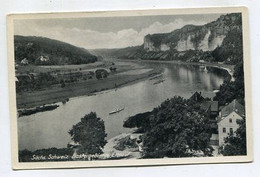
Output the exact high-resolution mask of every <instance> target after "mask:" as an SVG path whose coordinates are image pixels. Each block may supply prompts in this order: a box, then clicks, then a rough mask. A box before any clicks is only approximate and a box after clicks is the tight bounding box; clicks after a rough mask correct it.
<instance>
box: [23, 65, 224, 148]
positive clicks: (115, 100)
mask: <svg viewBox="0 0 260 177" xmlns="http://www.w3.org/2000/svg"><path fill="white" fill-rule="evenodd" d="M151 65H154V64H151ZM155 65H156V64H155ZM157 65H158V64H157ZM159 67H164V68H165V70H164V73H163V76H162V77H163V79H165V81H164V82H162V83H160V84H155V85H154V82H155V80H149V79H147V80H146V81H143V82H139V83H136V84H133V85H129V86H126V87H123V88H120V89H117V90H116V91H115V90H111V91H106V92H103V93H102V94H98V95H96V96H84V97H78V98H73V99H70V101H69V102H68V103H67V104H65V105H62V104H61V105H60V107H59V108H57V109H56V110H53V111H50V112H42V113H37V114H34V115H30V116H25V117H21V118H19V119H18V136H19V137H18V142H19V149H21V150H22V149H29V150H35V149H40V148H49V147H58V148H60V147H66V145H67V143H68V142H70V136H69V134H68V131H69V129H71V127H72V125H74V124H76V123H77V122H79V121H80V118H81V117H83V116H84V115H85V114H88V113H89V112H91V111H94V112H96V113H97V115H98V116H99V117H101V118H102V119H103V120H104V122H105V127H106V132H107V134H108V137H107V138H111V137H114V136H116V135H119V134H120V133H125V132H130V131H131V130H130V129H126V128H124V127H123V122H124V120H125V119H127V118H128V117H129V116H132V115H135V114H137V113H140V112H145V111H150V110H152V109H153V108H154V107H157V106H158V105H159V104H160V103H161V102H162V101H164V100H165V99H167V98H171V97H173V96H175V95H180V96H183V97H185V98H188V97H190V96H191V94H192V93H193V92H194V91H203V92H204V93H208V94H212V90H213V89H216V88H218V87H219V85H220V84H221V83H222V82H223V80H224V77H225V76H226V75H225V73H223V72H221V71H220V70H219V69H212V68H210V69H209V71H208V72H203V71H201V70H200V68H199V66H192V65H187V66H186V65H179V64H161V65H159ZM119 107H125V109H124V111H122V112H120V113H118V114H114V115H109V112H111V111H113V110H114V109H115V108H119Z"/></svg>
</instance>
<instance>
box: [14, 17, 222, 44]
mask: <svg viewBox="0 0 260 177" xmlns="http://www.w3.org/2000/svg"><path fill="white" fill-rule="evenodd" d="M220 15H222V14H207V15H164V16H163V15H161V16H158V15H157V16H134V17H91V18H90V17H88V18H86V17H84V18H82V17H81V18H74V19H72V18H63V19H19V20H15V21H14V34H15V35H23V36H42V37H47V38H51V39H56V40H60V41H63V42H67V43H70V44H72V45H75V46H78V47H83V48H86V49H101V48H123V47H129V46H137V45H142V44H143V39H144V36H145V35H147V34H154V33H167V32H171V31H174V30H175V29H179V28H182V27H183V26H185V25H187V24H193V25H204V24H206V23H209V22H212V21H214V20H216V19H217V18H219V17H220Z"/></svg>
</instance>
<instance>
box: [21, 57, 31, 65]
mask: <svg viewBox="0 0 260 177" xmlns="http://www.w3.org/2000/svg"><path fill="white" fill-rule="evenodd" d="M21 64H23V65H28V64H29V61H28V60H27V58H24V59H22V61H21Z"/></svg>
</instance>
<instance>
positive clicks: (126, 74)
mask: <svg viewBox="0 0 260 177" xmlns="http://www.w3.org/2000/svg"><path fill="white" fill-rule="evenodd" d="M113 66H116V67H117V71H116V72H110V73H109V75H108V77H107V78H103V79H100V80H98V79H96V78H93V79H89V80H79V81H78V82H72V83H66V86H65V87H63V88H62V87H61V86H60V84H55V85H52V86H51V87H48V88H46V89H41V90H37V91H26V92H21V93H19V94H17V107H18V109H21V108H31V107H35V106H40V105H43V104H49V103H56V102H61V101H62V100H64V99H66V98H71V97H77V96H83V95H93V94H95V93H96V92H100V91H104V90H109V89H116V88H118V87H121V86H124V85H126V84H131V83H134V82H136V81H140V80H142V79H145V78H148V77H150V76H152V75H154V74H157V73H159V72H161V69H159V68H145V67H144V66H141V65H139V64H136V63H133V62H129V61H127V62H124V61H116V62H113ZM109 67H111V62H108V61H106V62H97V63H94V64H84V65H63V66H23V67H20V68H19V72H20V73H26V72H28V71H30V72H34V73H36V74H38V73H40V72H54V71H55V72H57V71H59V72H60V70H62V72H73V71H78V72H82V73H84V72H86V71H94V70H96V69H100V68H102V69H106V70H109Z"/></svg>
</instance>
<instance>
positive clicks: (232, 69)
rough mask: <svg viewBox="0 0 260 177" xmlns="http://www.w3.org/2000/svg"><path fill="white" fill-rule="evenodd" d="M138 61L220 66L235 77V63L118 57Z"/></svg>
mask: <svg viewBox="0 0 260 177" xmlns="http://www.w3.org/2000/svg"><path fill="white" fill-rule="evenodd" d="M122 60H123V61H129V62H130V61H136V62H138V63H145V62H150V63H171V64H183V65H197V66H208V67H213V68H219V69H223V70H226V71H227V72H228V73H229V75H230V76H231V78H232V79H234V78H233V73H234V67H235V65H228V64H221V63H209V62H184V61H176V60H135V59H132V60H131V59H116V61H122Z"/></svg>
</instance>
